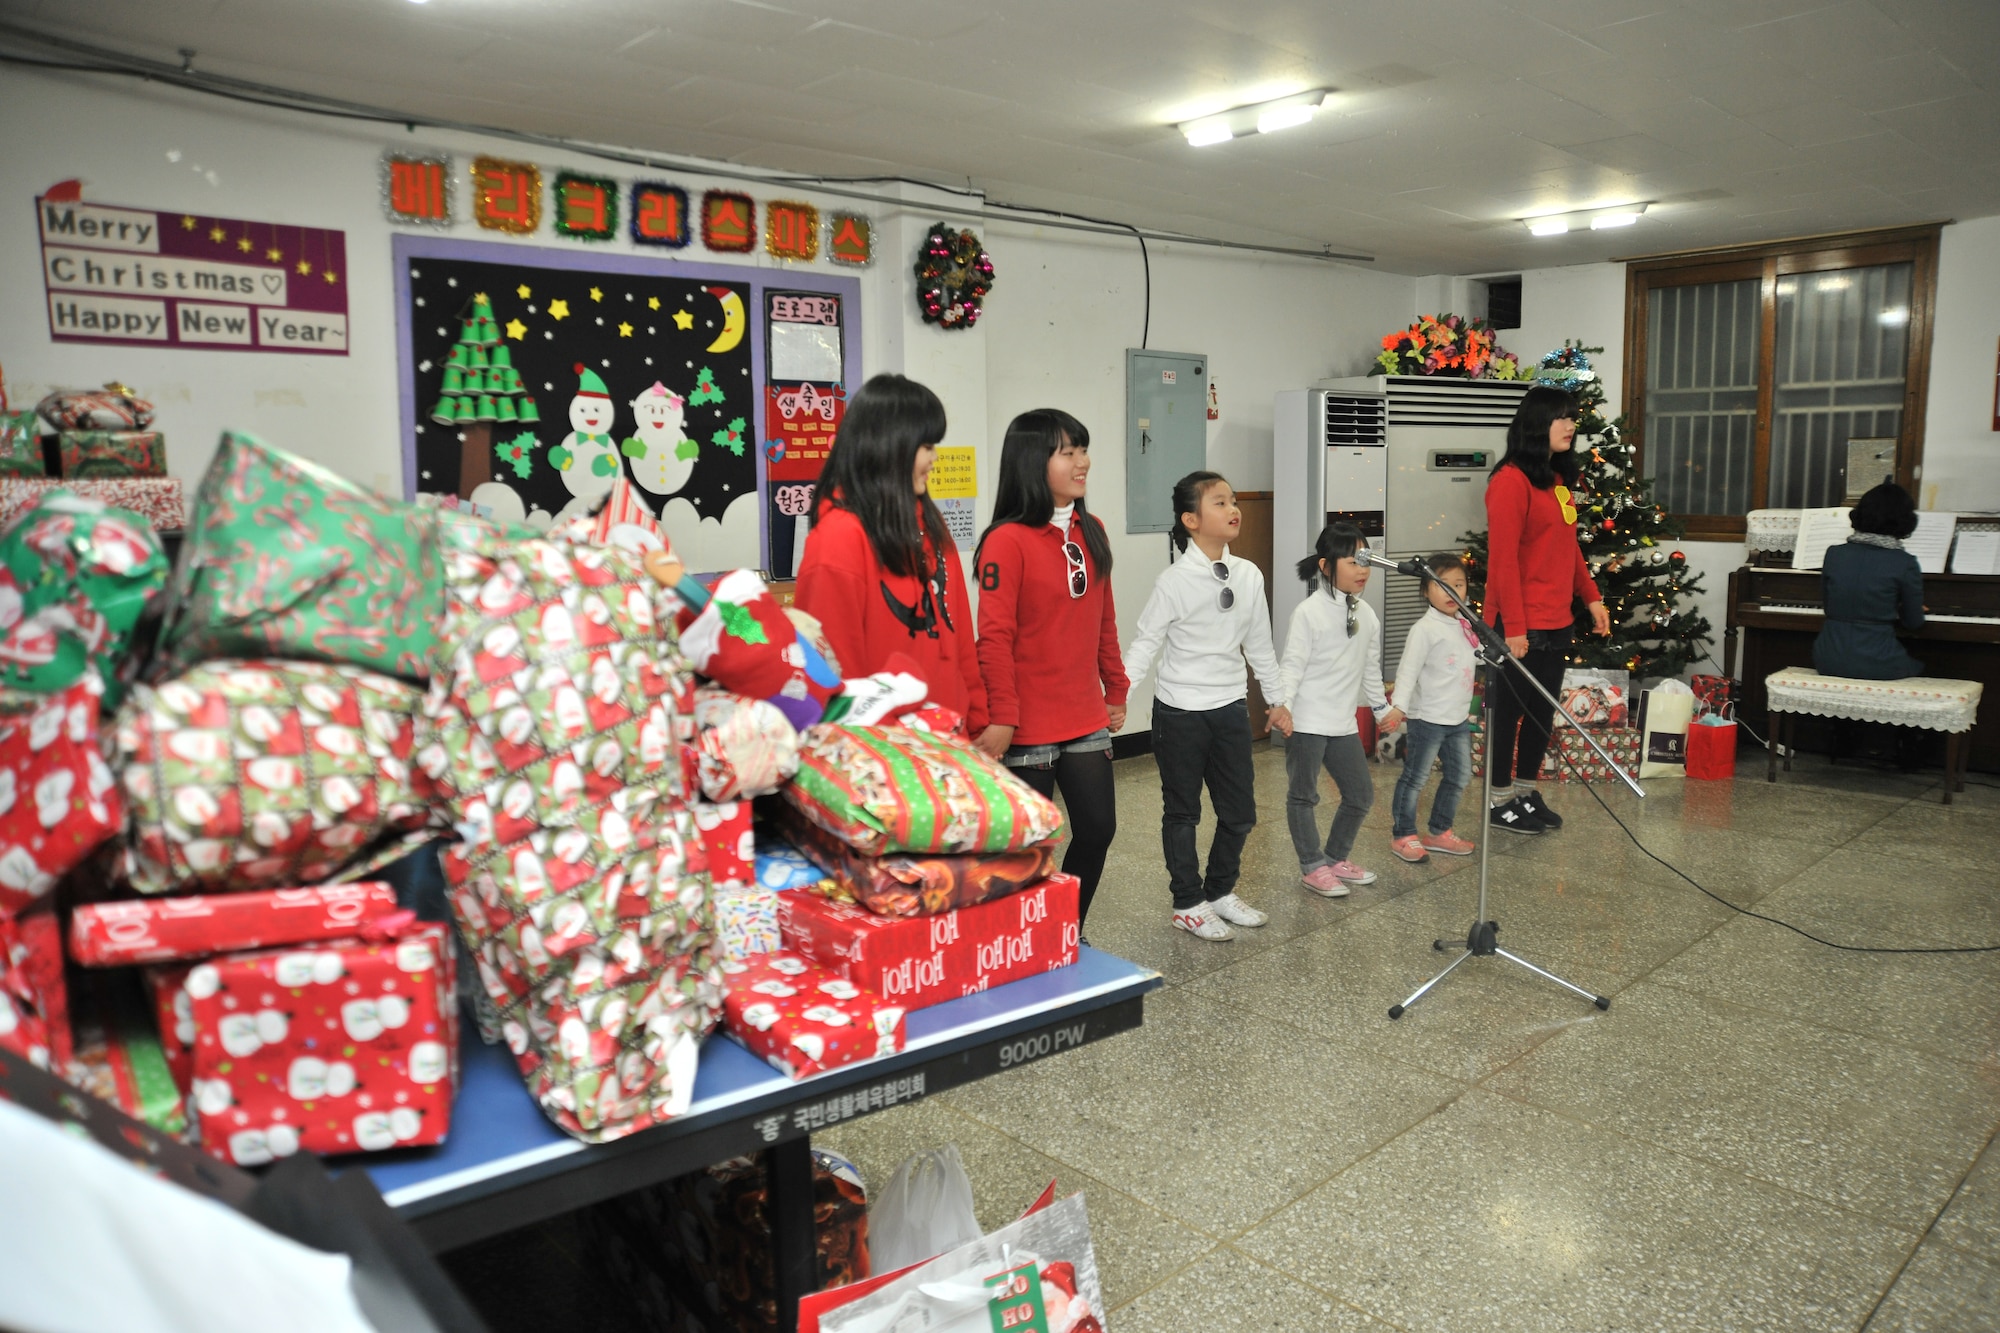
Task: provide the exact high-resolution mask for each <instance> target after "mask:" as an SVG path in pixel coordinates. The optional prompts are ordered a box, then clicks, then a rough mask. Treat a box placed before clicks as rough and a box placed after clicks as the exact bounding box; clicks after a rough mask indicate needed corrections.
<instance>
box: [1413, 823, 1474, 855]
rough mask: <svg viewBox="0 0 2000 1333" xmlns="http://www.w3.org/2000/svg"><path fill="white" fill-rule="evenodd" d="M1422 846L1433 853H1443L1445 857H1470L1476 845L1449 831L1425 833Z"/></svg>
mask: <svg viewBox="0 0 2000 1333" xmlns="http://www.w3.org/2000/svg"><path fill="white" fill-rule="evenodd" d="M1423 845H1424V846H1425V847H1426V848H1428V849H1429V850H1431V851H1433V852H1443V853H1444V854H1445V855H1446V856H1470V855H1472V849H1473V848H1474V847H1476V846H1477V845H1478V844H1477V843H1470V842H1467V841H1466V840H1465V839H1463V838H1461V837H1459V836H1458V834H1457V833H1455V832H1453V831H1452V830H1451V829H1446V830H1445V831H1444V832H1442V833H1427V834H1425V835H1424V838H1423Z"/></svg>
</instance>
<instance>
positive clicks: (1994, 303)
mask: <svg viewBox="0 0 2000 1333" xmlns="http://www.w3.org/2000/svg"><path fill="white" fill-rule="evenodd" d="M1996 344H2000V218H1976V219H1974V220H1973V221H1971V222H1961V223H1958V224H1956V225H1954V226H1950V227H1946V228H1945V229H1944V236H1943V238H1942V240H1941V243H1940V246H1939V253H1938V293H1937V326H1936V331H1935V333H1934V335H1933V336H1932V339H1931V392H1930V398H1929V401H1928V404H1927V406H1926V407H1925V409H1924V475H1923V478H1922V485H1921V493H1920V495H1919V497H1918V499H1919V503H1921V504H1922V505H1923V507H1924V508H1926V509H1955V510H1960V511H1963V510H1968V509H1979V510H2000V434H1995V433H1994V430H1993V392H1994V360H1995V347H1996Z"/></svg>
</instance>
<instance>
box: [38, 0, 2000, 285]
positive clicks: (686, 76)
mask: <svg viewBox="0 0 2000 1333" xmlns="http://www.w3.org/2000/svg"><path fill="white" fill-rule="evenodd" d="M0 13H4V15H5V16H6V18H8V19H9V20H11V21H14V22H18V23H20V24H23V25H25V26H31V27H36V28H40V29H43V30H45V31H49V32H59V33H61V34H63V35H65V36H68V37H71V38H74V39H78V40H83V41H87V42H91V43H94V44H97V45H100V46H105V47H110V48H115V49H117V50H120V51H124V52H129V53H131V54H135V55H141V56H146V57H151V58H155V59H166V60H172V59H176V57H175V55H174V53H175V52H176V51H177V50H178V49H180V48H182V47H191V48H193V49H194V50H195V51H197V52H198V53H199V55H198V57H197V64H198V67H199V68H201V69H203V70H206V71H210V72H214V73H219V74H226V75H232V76H235V77H239V78H244V79H251V80H257V81H261V82H265V83H271V84H278V85H283V86H285V87H289V88H296V89H304V90H309V91H312V92H316V93H321V94H327V95H333V96H338V97H341V98H345V99H349V100H352V101H358V102H365V103H369V104H374V105H380V106H387V107H393V108H396V109H399V110H405V111H408V112H410V113H411V114H413V115H416V116H420V117H422V116H432V117H437V118H442V119H451V120H459V121H470V122H477V123H480V124H487V125H494V126H502V127H506V128H510V129H518V130H528V131H535V132H541V133H548V134H558V135H565V136H572V137H576V138H581V139H588V140H594V141H598V142H604V143H614V144H622V145H628V146H631V147H635V148H641V149H648V150H655V151H662V152H674V153H683V154H696V155H700V156H703V157H709V158H717V159H725V160H728V161H733V162H741V163H745V164H753V165H756V166H759V167H771V168H779V169H783V170H789V171H797V172H809V173H815V174H828V175H887V174H902V175H910V176H918V177H922V178H924V179H927V180H934V181H940V182H949V183H953V184H958V185H965V184H968V183H970V184H972V185H974V186H977V187H979V188H981V189H983V190H985V191H986V192H987V193H988V194H989V195H990V196H992V197H993V198H996V199H1004V200H1008V201H1013V202H1020V203H1031V204H1038V205H1043V206H1048V207H1057V208H1064V209H1069V210H1072V211H1077V212H1084V213H1093V214H1098V215H1102V216H1106V217H1111V218H1116V219H1118V220H1120V221H1124V222H1130V223H1136V224H1139V225H1142V226H1147V227H1155V228H1161V229H1166V230H1179V231H1188V232H1197V233H1201V234H1204V235H1211V236H1221V237H1228V238H1232V239H1240V240H1255V241H1262V242H1270V243H1277V244H1285V245H1305V246H1313V247H1319V246H1331V247H1332V248H1334V249H1337V250H1346V251H1358V252H1362V253H1366V254H1372V255H1375V256H1377V257H1378V259H1379V263H1380V265H1381V266H1382V267H1384V268H1387V269H1391V270H1396V271H1401V272H1409V273H1439V272H1446V273H1490V272H1502V271H1508V270H1513V269H1519V268H1523V267H1539V266H1544V265H1550V264H1565V263H1581V262H1585V261H1588V260H1596V259H1605V258H1609V257H1612V256H1614V255H1628V254H1635V253H1652V252H1659V251H1663V250H1674V249H1684V248H1693V247H1699V246H1707V245H1716V244H1723V243H1728V242H1737V241H1753V240H1761V239H1770V238H1774V237H1781V236H1792V235H1801V234H1807V233H1817V232H1829V231H1844V230H1850V229H1856V228H1864V227H1874V226H1884V225H1891V224H1896V223H1906V222H1918V221H1927V220H1935V219H1942V218H1953V217H1955V218H1965V217H1975V216H1982V215H1987V214H1995V213H2000V0H1506V2H1505V3H1501V2H1500V0H1401V2H1400V3H1391V2H1390V0H1368V2H1367V3H1352V2H1350V0H1316V2H1315V0H1184V2H1181V3H1169V2H1168V0H595V2H593V3H551V2H550V0H428V2H427V3H423V4H418V3H412V0H334V2H332V3H329V0H0ZM1321 85H1331V86H1333V87H1335V88H1337V89H1339V90H1340V93H1339V96H1338V97H1337V98H1336V99H1335V101H1334V103H1333V106H1332V109H1330V110H1328V111H1323V112H1321V114H1320V116H1319V118H1318V119H1317V120H1316V121H1315V122H1314V123H1313V124H1311V125H1310V126H1307V127H1305V128H1301V129H1296V130H1289V131H1286V132H1284V133H1281V134H1275V135H1269V136H1253V137H1251V138H1249V139H1240V140H1237V141H1235V142H1232V143H1227V144H1221V145H1217V146H1214V147H1209V148H1200V149H1196V148H1189V147H1188V146H1187V144H1186V142H1185V141H1184V140H1183V139H1182V138H1181V137H1180V135H1179V134H1178V133H1176V132H1175V131H1174V129H1173V128H1172V123H1173V122H1174V121H1176V120H1181V119H1186V118H1188V117H1190V116H1193V115H1197V114H1201V113H1203V112H1209V111H1215V110H1219V109H1222V108H1224V107H1228V106H1231V105H1235V104H1238V103H1242V102H1250V101H1258V100H1262V99H1265V98H1269V97H1274V96H1279V95H1283V94H1286V93H1290V92H1296V91H1299V90H1302V89H1307V88H1313V87H1317V86H1321ZM1635 200H1650V201H1655V202H1654V206H1653V207H1652V209H1651V210H1650V211H1649V212H1648V213H1647V214H1646V216H1645V218H1644V219H1643V220H1642V221H1641V222H1640V223H1639V225H1637V226H1635V227H1632V228H1629V229H1626V230H1622V231H1616V232H1603V233H1595V234H1593V233H1590V232H1582V233H1571V234H1570V235H1568V236H1566V237H1558V238H1552V239H1536V238H1531V237H1529V236H1528V235H1527V234H1526V231H1525V229H1524V228H1523V227H1521V226H1520V225H1519V224H1518V223H1517V222H1515V221H1514V220H1513V219H1516V218H1518V217H1521V216H1523V215H1525V214H1532V213H1540V212H1552V211H1560V210H1564V209H1571V208H1586V207H1591V206H1597V205H1605V204H1616V203H1625V202H1630V201H1635Z"/></svg>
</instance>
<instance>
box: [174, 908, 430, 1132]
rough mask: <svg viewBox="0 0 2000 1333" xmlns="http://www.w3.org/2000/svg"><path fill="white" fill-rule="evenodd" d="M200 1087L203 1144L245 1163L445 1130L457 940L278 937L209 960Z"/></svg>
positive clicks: (201, 992) (194, 994) (190, 978)
mask: <svg viewBox="0 0 2000 1333" xmlns="http://www.w3.org/2000/svg"><path fill="white" fill-rule="evenodd" d="M182 990H183V991H185V993H186V994H187V997H188V1002H189V1010H190V1013H191V1015H192V1018H193V1021H194V1034H195V1036H194V1042H193V1055H194V1063H193V1081H192V1084H191V1087H192V1097H193V1103H194V1112H195V1115H196V1116H197V1117H198V1119H199V1122H200V1127H201V1141H202V1146H203V1147H205V1148H206V1149H207V1150H208V1151H209V1152H210V1153H211V1154H212V1155H214V1156H216V1157H219V1158H221V1159H222V1160H223V1161H226V1162H234V1163H236V1165H238V1166H262V1165H263V1164H264V1163H266V1162H269V1161H271V1160H273V1159H274V1158H278V1157H289V1156H291V1155H292V1154H293V1153H295V1152H298V1151H299V1150H301V1149H304V1150H306V1151H308V1152H316V1153H322V1154H327V1155H332V1154H336V1153H353V1152H382V1151H384V1150H386V1149H390V1148H407V1147H415V1146H417V1145H420V1144H426V1143H442V1142H443V1141H444V1138H445V1135H446V1133H447V1132H448V1131H449V1130H450V1129H451V1109H452V1099H453V1097H454V1096H455V1095H456V1094H457V1091H458V1003H457V997H456V992H455V981H454V977H453V972H452V951H451V939H450V937H449V934H448V932H447V930H446V928H445V927H444V926H442V925H438V924H430V923H426V924H421V925H413V926H412V927H411V928H410V929H409V930H408V932H407V933H406V934H403V935H401V936H400V937H398V938H395V939H391V940H384V941H379V942H373V943H367V942H362V941H358V940H347V941H340V942H335V943H328V944H322V945H321V946H320V947H319V948H317V949H311V950H293V949H267V950H261V951H259V952H255V953H246V954H232V955H228V956H225V957H221V958H216V959H212V960H210V961H209V962H205V963H198V964H196V965H195V966H194V967H193V968H192V969H190V970H189V972H188V974H187V979H186V980H185V981H184V982H183V983H182Z"/></svg>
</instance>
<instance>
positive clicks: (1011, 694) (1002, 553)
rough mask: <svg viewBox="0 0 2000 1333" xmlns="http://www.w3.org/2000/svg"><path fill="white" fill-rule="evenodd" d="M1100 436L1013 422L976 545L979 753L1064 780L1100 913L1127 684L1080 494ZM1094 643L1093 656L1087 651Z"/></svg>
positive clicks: (1094, 532)
mask: <svg viewBox="0 0 2000 1333" xmlns="http://www.w3.org/2000/svg"><path fill="white" fill-rule="evenodd" d="M1089 476H1090V432H1089V431H1088V430H1086V429H1085V428H1084V425H1083V423H1082V422H1081V421H1078V420H1077V419H1076V418H1075V417H1073V416H1071V415H1070V414H1069V413H1067V412H1060V411H1057V410H1056V409H1054V408H1041V409H1038V410H1036V411H1033V412H1023V413H1022V414H1021V415H1020V416H1018V417H1015V418H1014V420H1013V421H1012V422H1011V423H1010V424H1009V425H1008V427H1007V439H1006V442H1005V443H1004V444H1003V445H1002V446H1001V449H1000V482H999V487H998V491H997V493H996V494H995V496H994V500H993V522H992V523H991V524H989V525H988V526H987V529H986V531H985V533H984V534H983V535H982V536H981V537H980V539H979V549H978V551H977V552H976V553H975V554H974V555H973V558H972V563H973V567H974V568H975V569H977V570H978V571H979V671H980V675H981V676H982V677H984V678H985V681H986V702H987V711H988V712H989V713H990V714H991V716H992V725H990V726H989V727H987V729H986V733H985V734H984V735H983V736H981V737H980V740H979V745H980V748H981V749H983V750H985V751H986V752H987V753H988V754H991V755H993V756H994V757H995V758H997V759H999V760H1001V762H1003V763H1005V764H1006V765H1007V766H1008V767H1009V768H1011V769H1013V770H1014V772H1015V773H1016V774H1017V775H1019V776H1020V777H1021V779H1022V780H1023V781H1025V782H1026V783H1027V784H1028V785H1029V786H1030V787H1033V788H1034V789H1035V790H1037V791H1039V792H1041V793H1042V794H1043V795H1044V796H1053V795H1055V791H1056V788H1057V787H1058V786H1060V787H1061V788H1062V795H1063V804H1064V805H1065V806H1067V807H1068V810H1069V826H1070V844H1069V851H1068V852H1067V853H1065V854H1064V856H1063V870H1064V871H1065V872H1067V873H1069V874H1072V875H1075V876H1076V877H1077V879H1078V880H1079V881H1081V882H1082V885H1083V890H1082V895H1081V899H1080V902H1079V905H1078V923H1079V925H1081V922H1082V918H1083V917H1084V916H1085V915H1087V914H1088V913H1089V911H1090V900H1091V897H1092V895H1094V894H1095V893H1096V892H1097V881H1098V879H1099V878H1100V877H1102V875H1103V874H1104V855H1105V853H1106V852H1107V851H1109V850H1110V848H1111V839H1112V835H1114V834H1115V833H1117V831H1118V808H1117V804H1116V800H1115V798H1114V796H1113V792H1112V784H1111V733H1112V732H1114V731H1117V730H1119V729H1121V728H1122V727H1123V726H1124V725H1125V696H1126V694H1127V693H1128V692H1129V690H1130V685H1129V684H1128V683H1127V681H1126V679H1125V667H1124V663H1123V662H1122V661H1121V660H1120V655H1119V651H1118V612H1117V609H1116V608H1115V607H1114V606H1113V605H1112V602H1111V577H1110V576H1111V542H1110V540H1109V539H1108V538H1107V537H1106V536H1105V534H1104V525H1103V524H1102V523H1100V522H1099V521H1098V520H1097V519H1095V518H1093V517H1091V515H1090V512H1089V510H1088V509H1087V508H1086V507H1085V505H1084V499H1083V494H1084V490H1085V488H1086V485H1087V483H1088V478H1089ZM1093 642H1094V643H1095V644H1096V645H1097V651H1096V654H1095V656H1093V655H1092V654H1091V652H1090V651H1089V645H1090V644H1092V643H1093Z"/></svg>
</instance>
